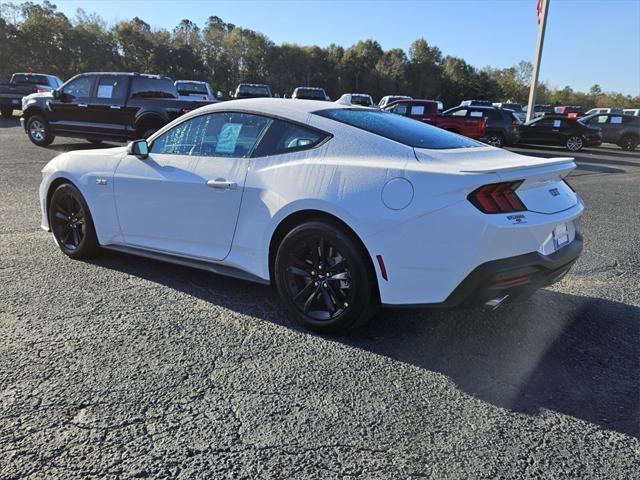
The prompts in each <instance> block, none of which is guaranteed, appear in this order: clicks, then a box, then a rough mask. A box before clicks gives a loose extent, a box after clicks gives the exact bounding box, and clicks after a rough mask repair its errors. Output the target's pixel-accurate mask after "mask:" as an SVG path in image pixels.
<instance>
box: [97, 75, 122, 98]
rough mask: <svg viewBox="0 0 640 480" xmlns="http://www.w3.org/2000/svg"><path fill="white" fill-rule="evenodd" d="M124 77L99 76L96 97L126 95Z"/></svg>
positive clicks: (120, 96) (119, 96)
mask: <svg viewBox="0 0 640 480" xmlns="http://www.w3.org/2000/svg"><path fill="white" fill-rule="evenodd" d="M126 85H127V83H126V79H124V78H122V77H101V78H100V81H99V82H98V91H97V93H96V97H98V98H114V99H117V98H120V99H122V98H124V97H125V95H126V91H125V89H126Z"/></svg>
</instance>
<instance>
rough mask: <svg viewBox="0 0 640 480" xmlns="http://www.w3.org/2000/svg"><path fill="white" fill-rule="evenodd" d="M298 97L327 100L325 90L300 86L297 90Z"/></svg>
mask: <svg viewBox="0 0 640 480" xmlns="http://www.w3.org/2000/svg"><path fill="white" fill-rule="evenodd" d="M296 98H301V99H306V100H325V93H324V90H316V89H309V88H300V89H298V90H297V91H296Z"/></svg>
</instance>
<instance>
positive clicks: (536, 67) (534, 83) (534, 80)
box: [527, 0, 550, 122]
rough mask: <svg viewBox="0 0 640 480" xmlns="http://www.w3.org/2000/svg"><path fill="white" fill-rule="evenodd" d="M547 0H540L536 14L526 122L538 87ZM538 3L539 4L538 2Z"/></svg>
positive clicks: (547, 9) (531, 116)
mask: <svg viewBox="0 0 640 480" xmlns="http://www.w3.org/2000/svg"><path fill="white" fill-rule="evenodd" d="M549 1H550V0H540V3H541V8H540V11H539V14H538V23H539V24H540V25H539V27H538V45H537V47H536V61H535V63H534V64H533V72H531V86H530V87H529V103H528V106H527V122H528V121H529V120H531V119H532V118H533V115H534V113H535V112H534V109H535V105H536V90H537V89H538V75H539V73H540V61H541V60H542V46H543V44H544V31H545V30H546V28H547V13H548V12H549ZM539 5H540V4H539Z"/></svg>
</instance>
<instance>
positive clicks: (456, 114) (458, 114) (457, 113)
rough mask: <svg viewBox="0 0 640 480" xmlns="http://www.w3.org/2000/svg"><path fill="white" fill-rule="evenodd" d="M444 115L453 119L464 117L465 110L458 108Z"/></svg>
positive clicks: (465, 114)
mask: <svg viewBox="0 0 640 480" xmlns="http://www.w3.org/2000/svg"><path fill="white" fill-rule="evenodd" d="M444 115H453V116H454V117H466V116H467V109H466V108H460V109H459V110H447V111H446V112H444Z"/></svg>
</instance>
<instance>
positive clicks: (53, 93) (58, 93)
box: [52, 88, 61, 100]
mask: <svg viewBox="0 0 640 480" xmlns="http://www.w3.org/2000/svg"><path fill="white" fill-rule="evenodd" d="M52 95H53V98H55V99H56V100H58V99H60V95H61V92H60V89H58V88H56V89H55V90H54V91H53V92H52Z"/></svg>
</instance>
